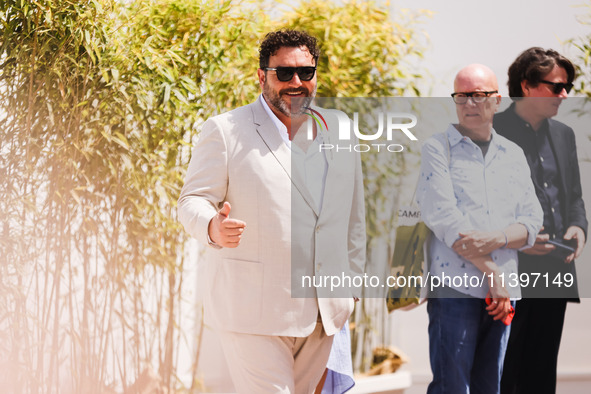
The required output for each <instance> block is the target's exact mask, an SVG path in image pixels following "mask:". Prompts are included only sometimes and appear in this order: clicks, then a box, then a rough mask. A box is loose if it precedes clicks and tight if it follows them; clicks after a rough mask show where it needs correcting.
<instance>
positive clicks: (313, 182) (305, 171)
mask: <svg viewBox="0 0 591 394" xmlns="http://www.w3.org/2000/svg"><path fill="white" fill-rule="evenodd" d="M260 100H261V102H262V104H263V108H264V109H265V111H266V112H267V114H268V115H269V117H270V118H271V120H272V121H273V124H274V125H275V126H276V127H277V132H278V133H279V135H281V138H282V139H283V142H285V144H286V145H287V146H288V147H289V148H290V149H291V155H292V156H291V165H292V171H297V172H298V173H299V175H300V176H301V178H302V179H303V180H304V182H305V184H306V187H307V188H308V191H309V192H310V194H311V195H312V198H313V199H314V203H315V204H316V207H317V208H318V212H320V210H321V209H322V199H323V197H324V185H325V182H326V173H327V169H328V163H327V162H326V156H325V154H324V152H321V151H320V144H322V143H323V142H322V135H321V133H317V136H316V138H315V139H314V141H312V143H311V144H310V145H309V146H308V148H307V149H306V151H305V152H304V151H303V150H302V149H301V148H300V147H299V146H298V145H297V144H294V143H292V141H291V140H290V139H289V133H288V131H287V127H286V126H285V125H284V124H283V122H281V121H280V120H279V118H278V117H277V116H276V115H275V113H273V111H272V110H271V108H269V105H268V104H267V102H266V100H265V99H264V97H263V96H262V95H261V96H260Z"/></svg>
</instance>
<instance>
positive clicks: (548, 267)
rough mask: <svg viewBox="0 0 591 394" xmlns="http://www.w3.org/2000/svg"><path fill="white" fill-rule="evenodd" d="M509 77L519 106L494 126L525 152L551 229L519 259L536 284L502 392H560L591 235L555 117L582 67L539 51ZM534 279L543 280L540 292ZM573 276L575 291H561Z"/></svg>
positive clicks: (528, 294) (527, 297)
mask: <svg viewBox="0 0 591 394" xmlns="http://www.w3.org/2000/svg"><path fill="white" fill-rule="evenodd" d="M508 74H509V81H508V85H509V95H510V96H511V97H512V98H513V101H514V102H513V104H512V105H511V106H510V107H509V108H508V109H507V110H505V111H504V112H502V113H500V114H498V115H496V116H495V119H494V128H495V130H497V132H498V133H499V134H501V135H503V136H505V137H507V138H508V139H510V140H512V141H514V142H515V143H517V144H518V145H519V146H521V148H522V149H523V150H524V152H525V156H526V158H527V161H528V164H529V167H530V170H531V177H532V181H533V183H534V186H535V189H536V194H537V196H538V199H539V200H540V203H541V205H542V208H543V210H544V227H543V229H542V231H541V233H540V234H539V235H538V237H537V239H536V243H535V245H534V247H532V248H531V249H527V250H524V251H523V253H520V255H519V271H520V274H522V275H527V276H529V279H530V281H529V282H530V285H529V286H527V287H524V288H523V297H524V298H523V299H522V300H520V301H518V302H517V307H516V314H515V319H514V320H513V324H512V328H511V335H510V339H509V345H508V348H507V354H506V356H505V364H504V369H503V378H502V384H501V392H502V393H503V394H513V393H520V394H524V393H536V394H544V393H554V392H555V391H556V365H557V360H558V349H559V347H560V338H561V335H562V327H563V323H564V315H565V311H566V302H567V301H568V300H569V299H570V300H575V301H577V302H578V291H577V287H576V272H575V266H574V259H575V258H577V257H579V256H580V254H581V251H582V250H583V246H584V245H585V239H586V235H587V219H586V214H585V206H584V203H583V199H582V192H581V180H580V176H579V164H578V160H577V147H576V144H575V134H574V132H573V130H572V129H571V128H570V127H568V126H567V125H565V124H563V123H560V122H557V121H555V120H553V119H551V118H552V117H553V116H555V115H556V114H557V112H558V108H559V106H560V104H561V102H562V100H563V99H565V98H566V97H567V95H568V92H569V91H570V90H571V88H572V86H573V84H572V82H573V80H574V78H575V68H574V66H573V64H572V63H571V62H570V61H569V60H568V59H567V58H565V57H564V56H562V55H560V54H559V53H558V52H556V51H554V50H552V49H548V50H545V49H542V48H538V47H534V48H530V49H528V50H526V51H524V52H523V53H522V54H521V55H519V56H518V57H517V59H516V60H515V61H514V62H513V64H512V65H511V66H510V67H509V72H508ZM548 241H560V242H564V243H567V244H570V245H571V246H572V247H573V248H574V249H575V251H574V252H573V253H570V254H568V255H567V256H566V257H564V256H562V257H561V256H559V255H558V253H557V250H556V249H557V248H556V246H554V245H552V244H551V243H548ZM535 278H539V279H540V280H538V281H537V283H536V286H533V283H534V279H535ZM546 278H548V280H546ZM569 278H573V279H574V283H575V285H574V286H571V287H565V286H564V285H561V286H558V285H557V284H558V283H559V282H560V281H562V283H564V281H565V280H568V279H569Z"/></svg>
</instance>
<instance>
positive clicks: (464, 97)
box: [451, 90, 499, 104]
mask: <svg viewBox="0 0 591 394" xmlns="http://www.w3.org/2000/svg"><path fill="white" fill-rule="evenodd" d="M498 92H499V91H498V90H491V91H490V92H462V93H452V94H451V97H453V99H454V103H456V104H466V103H467V102H468V99H469V98H471V99H472V102H474V103H484V102H485V101H486V99H487V98H488V97H490V95H491V94H494V93H498Z"/></svg>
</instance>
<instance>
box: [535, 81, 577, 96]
mask: <svg viewBox="0 0 591 394" xmlns="http://www.w3.org/2000/svg"><path fill="white" fill-rule="evenodd" d="M540 83H545V84H546V85H551V86H552V93H554V94H560V92H562V89H564V90H566V93H570V90H571V89H572V88H573V84H572V83H570V82H567V83H564V82H550V81H545V80H543V79H542V80H541V81H540Z"/></svg>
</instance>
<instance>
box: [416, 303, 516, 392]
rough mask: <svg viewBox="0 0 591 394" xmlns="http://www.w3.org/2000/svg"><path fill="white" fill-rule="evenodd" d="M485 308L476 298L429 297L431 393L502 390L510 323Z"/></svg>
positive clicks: (429, 390)
mask: <svg viewBox="0 0 591 394" xmlns="http://www.w3.org/2000/svg"><path fill="white" fill-rule="evenodd" d="M465 297H467V296H465ZM511 304H512V305H513V306H515V302H512V303H511ZM485 307H486V303H485V302H484V300H483V299H478V298H472V297H469V298H430V299H429V302H428V303H427V312H428V313H429V353H430V359H431V370H432V372H433V381H432V382H431V383H430V384H429V388H428V390H427V393H428V394H462V393H465V394H498V393H499V391H500V382H501V375H502V372H503V359H504V357H505V350H506V349H507V341H508V339H509V332H510V329H509V327H510V326H505V325H504V324H503V323H501V322H500V321H498V320H497V321H495V320H493V319H492V317H491V316H490V315H489V314H488V313H487V311H486V310H485Z"/></svg>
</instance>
